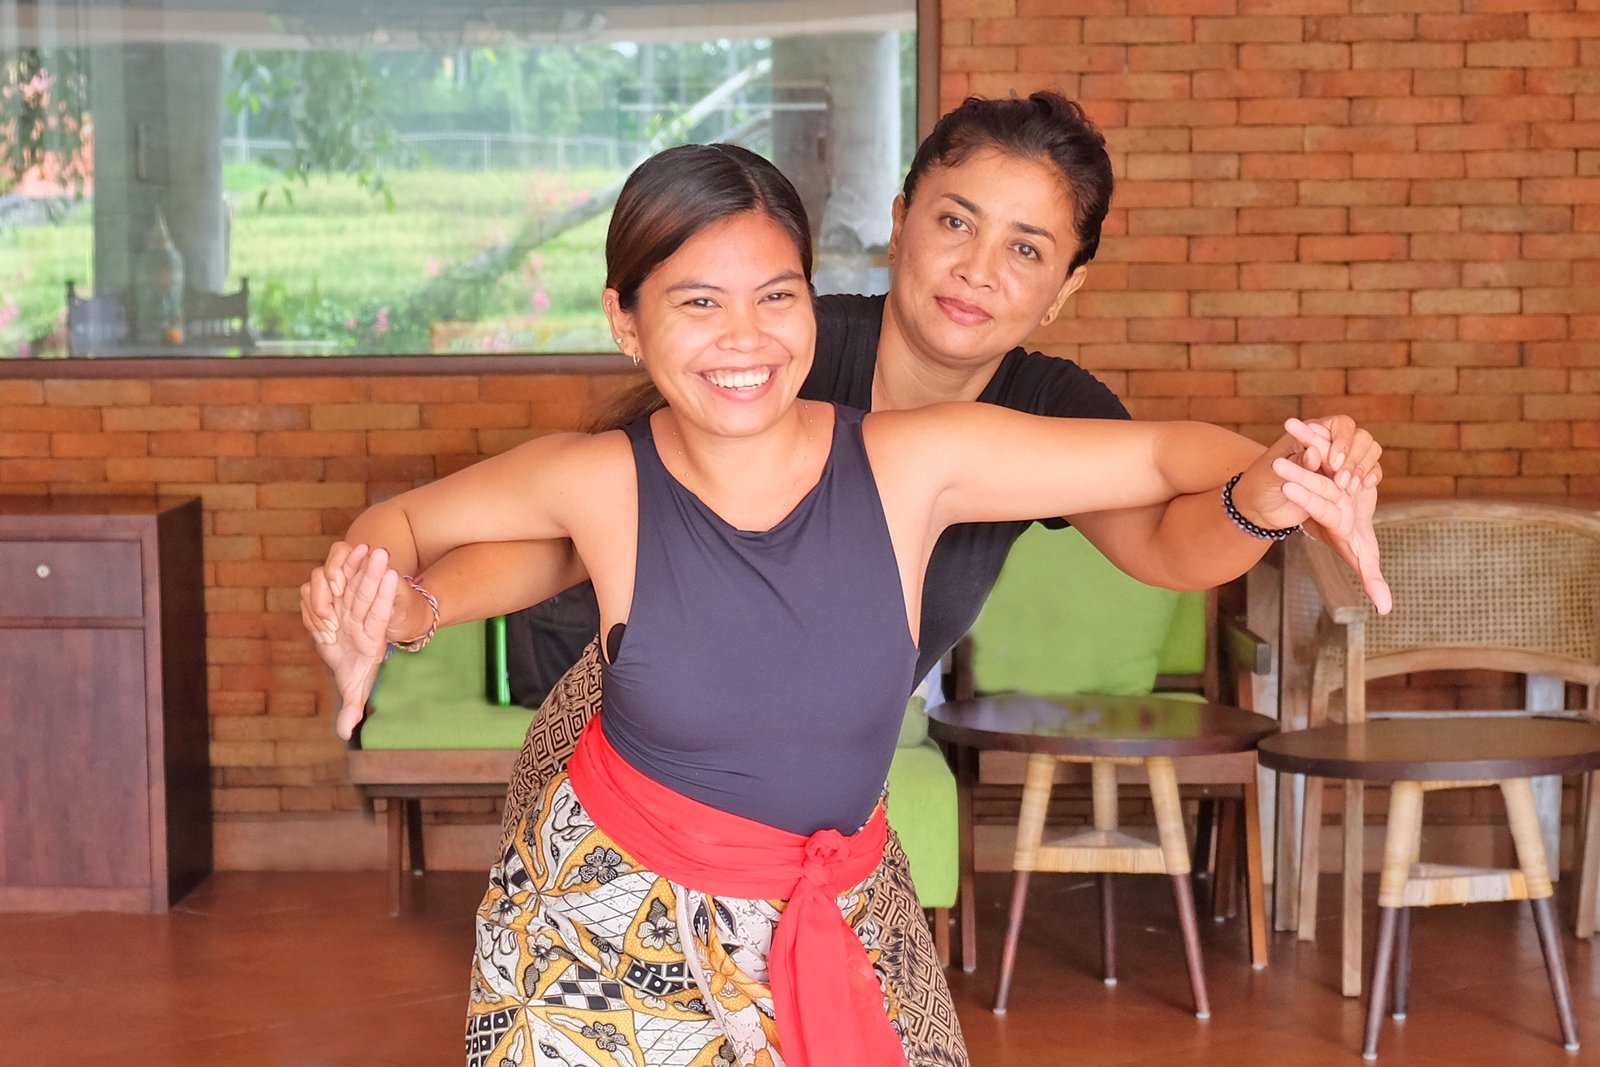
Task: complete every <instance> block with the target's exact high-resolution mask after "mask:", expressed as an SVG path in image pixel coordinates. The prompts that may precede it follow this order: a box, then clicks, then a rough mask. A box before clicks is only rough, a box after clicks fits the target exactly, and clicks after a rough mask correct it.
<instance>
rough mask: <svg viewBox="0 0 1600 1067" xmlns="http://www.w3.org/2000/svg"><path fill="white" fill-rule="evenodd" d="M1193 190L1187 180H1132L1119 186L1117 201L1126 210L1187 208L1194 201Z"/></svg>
mask: <svg viewBox="0 0 1600 1067" xmlns="http://www.w3.org/2000/svg"><path fill="white" fill-rule="evenodd" d="M1191 192H1192V190H1191V187H1190V185H1189V183H1188V182H1186V181H1172V182H1156V181H1130V182H1124V183H1122V184H1121V185H1119V186H1117V203H1118V204H1119V205H1120V206H1121V208H1122V209H1123V211H1125V212H1127V211H1135V210H1138V209H1141V208H1186V207H1189V206H1190V205H1191V203H1192V202H1193V197H1192V195H1191ZM1124 217H1126V216H1124Z"/></svg>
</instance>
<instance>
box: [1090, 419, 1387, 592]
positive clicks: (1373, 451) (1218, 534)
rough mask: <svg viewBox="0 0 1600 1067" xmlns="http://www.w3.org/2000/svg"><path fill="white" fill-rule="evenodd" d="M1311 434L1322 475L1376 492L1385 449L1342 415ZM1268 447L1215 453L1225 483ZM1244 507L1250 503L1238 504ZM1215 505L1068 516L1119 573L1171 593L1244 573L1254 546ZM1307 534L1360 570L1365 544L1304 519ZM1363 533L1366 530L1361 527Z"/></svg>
mask: <svg viewBox="0 0 1600 1067" xmlns="http://www.w3.org/2000/svg"><path fill="white" fill-rule="evenodd" d="M1307 425H1308V426H1310V427H1311V428H1312V430H1313V431H1314V432H1325V433H1326V434H1327V437H1328V443H1327V445H1326V448H1325V449H1324V450H1323V453H1324V456H1323V465H1322V468H1321V469H1322V473H1324V474H1326V475H1328V476H1329V477H1331V478H1332V479H1333V480H1334V483H1335V484H1336V485H1337V486H1339V487H1340V488H1341V489H1345V490H1353V489H1367V488H1374V489H1375V488H1376V487H1377V486H1378V485H1379V484H1380V483H1381V482H1382V480H1383V468H1382V466H1381V464H1380V462H1379V459H1380V457H1381V455H1382V453H1383V449H1382V448H1381V447H1380V446H1379V445H1378V443H1377V442H1376V441H1374V440H1373V439H1372V435H1371V434H1369V433H1367V431H1365V430H1363V429H1361V428H1360V427H1358V426H1357V425H1356V424H1355V422H1354V420H1352V419H1351V418H1349V417H1348V416H1345V415H1335V416H1330V417H1326V418H1320V419H1313V420H1309V421H1308V423H1307ZM1265 451H1266V450H1265V448H1263V447H1262V446H1261V445H1258V444H1256V443H1255V442H1253V441H1249V440H1247V439H1245V438H1243V437H1237V438H1235V439H1234V442H1233V447H1232V448H1231V449H1221V450H1219V451H1218V452H1217V453H1215V454H1214V455H1213V458H1214V459H1215V460H1216V462H1217V464H1218V467H1217V469H1218V471H1219V473H1221V474H1222V475H1223V476H1224V477H1231V476H1232V475H1233V474H1234V473H1236V472H1238V471H1241V470H1244V469H1245V468H1246V467H1248V466H1250V464H1251V463H1253V462H1254V461H1255V460H1256V458H1257V457H1259V456H1260V455H1261V454H1262V453H1263V452H1265ZM1239 502H1240V503H1242V504H1243V505H1244V506H1245V507H1247V508H1248V506H1249V502H1248V501H1246V500H1243V498H1242V495H1241V499H1240V501H1239ZM1215 503H1216V502H1215V500H1212V499H1208V498H1206V497H1205V496H1204V495H1203V494H1202V495H1194V496H1185V497H1179V498H1177V499H1175V500H1172V501H1170V502H1168V503H1165V504H1155V505H1150V506H1148V507H1142V508H1125V509H1122V510H1118V511H1102V512H1091V513H1086V514H1076V515H1071V516H1068V518H1070V519H1071V521H1072V524H1073V525H1074V526H1076V527H1078V529H1079V530H1080V531H1081V532H1082V533H1083V535H1084V536H1085V537H1087V538H1088V539H1089V541H1090V542H1091V543H1093V544H1094V545H1095V546H1096V547H1097V548H1099V549H1100V551H1101V552H1102V553H1103V554H1104V555H1105V556H1106V557H1107V558H1108V559H1110V560H1111V561H1112V562H1113V563H1115V564H1116V565H1117V566H1118V567H1119V568H1121V569H1122V570H1123V571H1125V572H1127V573H1128V574H1131V575H1133V576H1134V577H1135V578H1138V579H1140V580H1141V581H1144V582H1148V583H1149V584H1151V585H1159V586H1164V587H1166V588H1168V589H1209V588H1211V587H1212V586H1215V585H1220V584H1222V583H1223V582H1226V581H1229V580H1230V579H1232V578H1233V577H1234V576H1236V575H1238V574H1239V573H1240V572H1242V571H1243V570H1244V569H1246V568H1248V567H1249V566H1250V565H1251V564H1252V563H1253V562H1254V560H1255V558H1256V556H1257V554H1258V546H1254V545H1251V544H1248V543H1244V542H1243V541H1242V540H1241V538H1239V536H1238V527H1237V526H1235V525H1234V523H1233V521H1232V520H1231V519H1229V518H1228V517H1227V516H1226V515H1225V514H1224V513H1223V511H1222V509H1221V508H1218V507H1216V506H1215ZM1305 528H1306V533H1307V535H1308V536H1311V537H1314V538H1315V539H1317V540H1319V541H1322V542H1324V543H1326V544H1328V545H1329V546H1330V547H1331V548H1333V549H1334V550H1335V551H1337V552H1338V553H1339V554H1340V555H1341V556H1343V557H1344V559H1345V562H1346V563H1348V564H1349V565H1350V567H1351V568H1352V569H1354V570H1359V569H1360V565H1359V554H1360V552H1361V550H1362V545H1361V544H1360V543H1359V538H1358V539H1357V541H1352V540H1350V539H1349V538H1346V537H1344V536H1342V535H1341V534H1340V533H1339V532H1338V531H1337V530H1330V529H1328V528H1326V527H1323V526H1321V525H1319V524H1318V523H1316V521H1315V520H1311V519H1308V520H1307V521H1306V523H1305ZM1358 530H1359V531H1360V532H1362V533H1370V529H1362V528H1361V527H1358Z"/></svg>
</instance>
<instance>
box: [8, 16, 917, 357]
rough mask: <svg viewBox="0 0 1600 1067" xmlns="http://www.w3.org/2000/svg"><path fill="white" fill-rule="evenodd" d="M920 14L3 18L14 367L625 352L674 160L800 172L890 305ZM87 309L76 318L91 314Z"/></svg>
mask: <svg viewBox="0 0 1600 1067" xmlns="http://www.w3.org/2000/svg"><path fill="white" fill-rule="evenodd" d="M914 24H915V0H728V2H719V0H709V2H701V3H695V4H680V3H672V2H667V0H621V2H619V3H608V2H606V0H565V2H563V3H560V4H554V3H546V2H543V0H539V2H529V0H384V2H382V3H371V2H367V0H145V2H143V3H140V2H137V0H135V2H131V3H129V2H118V0H72V2H65V0H63V2H52V0H0V41H3V42H4V43H3V44H0V359H18V358H36V359H37V358H61V357H67V356H72V357H101V358H105V357H114V356H125V355H127V356H163V355H170V356H244V357H249V356H255V355H297V356H299V355H304V356H317V355H338V354H345V353H362V354H370V353H389V354H434V355H444V356H448V355H459V354H473V355H477V354H483V353H494V352H522V353H530V352H531V353H541V352H552V353H574V352H595V351H607V350H609V349H610V342H609V337H608V336H607V334H606V331H605V329H604V320H603V318H602V316H601V313H600V302H599V294H600V289H601V287H602V284H603V277H604V264H603V246H604V238H605V228H606V224H607V220H608V219H609V216H610V209H611V205H612V203H613V202H614V200H615V197H616V194H617V190H618V188H619V187H620V185H621V183H622V180H623V179H624V178H625V177H626V176H627V174H628V172H629V170H630V169H631V168H632V166H633V165H634V164H636V163H637V162H638V161H639V160H640V159H642V158H643V157H644V156H646V155H649V154H650V153H651V152H653V151H656V150H658V149H660V148H663V147H666V146H669V145H673V144H678V143H683V142H690V141H698V142H708V141H733V142H736V143H739V144H743V145H746V146H747V147H750V148H752V149H754V150H756V151H758V152H761V153H762V154H764V155H766V156H768V157H769V158H771V159H773V160H774V161H775V162H776V163H777V164H778V165H779V166H780V167H782V168H783V170H784V171H785V173H786V174H788V175H789V177H790V178H791V179H792V180H793V181H794V183H795V185H796V186H797V188H798V189H799V190H800V192H801V194H802V196H803V198H804V199H805V201H806V205H807V208H808V210H809V211H810V213H811V217H812V225H813V229H814V231H815V234H816V237H817V248H818V262H817V281H818V287H819V289H821V290H823V291H829V290H854V291H870V290H875V289H876V290H881V288H882V287H883V285H884V284H885V282H886V278H885V276H884V273H883V248H884V244H885V242H886V240H887V238H888V232H889V205H890V201H891V200H892V198H893V195H894V192H895V190H896V188H897V186H898V182H899V179H900V177H901V176H902V175H903V174H904V171H905V166H906V164H907V162H908V161H909V156H910V151H911V147H912V144H913V137H914V133H915V122H914V118H913V108H914V103H915V98H916V93H915V85H914V78H915V72H916V63H915V59H914V52H915V43H914V33H913V31H914V28H915V27H914ZM69 289H70V293H71V295H70V297H69Z"/></svg>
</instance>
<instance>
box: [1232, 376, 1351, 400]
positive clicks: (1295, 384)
mask: <svg viewBox="0 0 1600 1067" xmlns="http://www.w3.org/2000/svg"><path fill="white" fill-rule="evenodd" d="M1238 379H1239V392H1238V395H1239V396H1241V397H1247V396H1307V395H1310V394H1314V393H1315V394H1335V395H1343V394H1344V391H1345V372H1344V371H1339V370H1310V369H1299V370H1281V371H1278V370H1248V371H1239V372H1238Z"/></svg>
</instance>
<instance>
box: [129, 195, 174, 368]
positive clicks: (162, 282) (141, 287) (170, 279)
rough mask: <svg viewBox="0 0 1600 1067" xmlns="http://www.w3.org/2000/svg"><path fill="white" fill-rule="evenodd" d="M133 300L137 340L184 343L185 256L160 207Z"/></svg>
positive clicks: (148, 237)
mask: <svg viewBox="0 0 1600 1067" xmlns="http://www.w3.org/2000/svg"><path fill="white" fill-rule="evenodd" d="M133 302H134V314H135V321H136V323H137V338H138V340H140V341H143V342H145V343H150V342H157V343H163V344H169V345H178V344H182V343H183V256H182V255H180V254H179V252H178V247H177V246H176V245H175V244H173V243H172V234H171V233H169V232H168V230H167V219H166V216H165V215H163V214H162V213H161V209H160V208H156V216H155V221H154V222H152V223H151V225H150V231H149V233H148V234H147V235H146V237H145V242H144V248H143V249H142V250H141V251H140V253H139V259H138V261H137V264H136V266H135V269H134V277H133Z"/></svg>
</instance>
